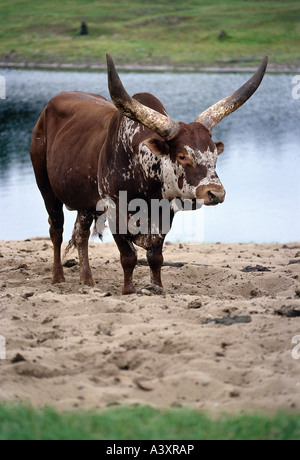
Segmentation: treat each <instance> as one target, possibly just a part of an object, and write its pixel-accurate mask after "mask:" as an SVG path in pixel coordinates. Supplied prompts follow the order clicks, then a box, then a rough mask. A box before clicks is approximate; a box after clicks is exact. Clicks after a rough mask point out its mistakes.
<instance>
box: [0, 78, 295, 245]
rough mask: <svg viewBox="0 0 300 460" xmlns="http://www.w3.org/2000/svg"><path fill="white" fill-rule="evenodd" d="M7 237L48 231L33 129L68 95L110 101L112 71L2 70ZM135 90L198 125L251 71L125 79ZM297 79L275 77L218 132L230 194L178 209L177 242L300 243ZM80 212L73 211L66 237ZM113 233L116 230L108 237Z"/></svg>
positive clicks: (1, 197)
mask: <svg viewBox="0 0 300 460" xmlns="http://www.w3.org/2000/svg"><path fill="white" fill-rule="evenodd" d="M0 75H2V76H4V77H5V80H6V99H5V100H0V215H1V220H0V239H1V240H3V239H4V240H20V239H26V238H30V237H36V236H46V235H48V222H47V214H46V211H45V208H44V203H43V200H42V198H41V195H40V192H39V190H38V189H37V186H36V184H35V178H34V175H33V171H32V166H31V162H30V157H29V146H30V141H31V134H32V130H33V128H34V125H35V123H36V121H37V119H38V117H39V115H40V113H41V111H42V110H43V108H44V106H45V105H46V104H47V102H48V101H49V100H50V99H51V97H53V96H54V95H56V94H57V93H59V92H61V91H64V90H80V91H87V92H96V93H98V94H101V95H103V96H104V97H106V98H108V99H109V95H108V90H107V76H106V73H92V72H55V71H26V70H25V71H23V70H7V69H0ZM120 75H121V78H122V80H123V83H124V86H125V87H126V88H127V90H128V92H129V93H130V94H134V93H137V92H151V93H153V94H155V96H156V97H158V98H159V99H160V100H161V101H162V103H163V104H164V105H165V107H166V109H167V111H168V113H169V115H170V116H171V117H172V118H173V119H174V120H178V121H184V122H191V121H193V120H194V119H195V118H196V116H197V115H198V114H199V113H200V112H202V111H203V110H205V109H206V108H207V107H208V106H210V105H211V104H213V103H214V102H216V101H218V100H219V99H221V98H223V97H224V96H227V95H228V94H231V93H232V92H233V91H234V90H235V89H237V88H238V87H239V86H241V85H242V84H243V83H244V82H245V81H246V80H247V79H248V78H249V77H250V74H239V73H232V74H205V73H203V74H193V73H191V74H180V73H179V74H174V73H162V74H160V73H122V72H121V73H120ZM292 77H293V76H292V75H286V74H285V75H266V76H265V79H264V81H263V83H262V85H261V87H260V88H259V90H258V91H257V93H256V94H255V95H254V96H253V97H252V98H251V99H250V101H249V102H248V103H247V104H245V105H244V106H243V107H242V108H240V109H239V110H238V111H237V112H235V113H234V114H232V115H230V116H229V117H227V118H226V119H225V120H223V121H222V122H221V123H220V124H219V125H218V126H217V127H216V128H215V130H214V133H213V138H214V140H215V141H219V140H221V141H223V142H224V144H225V151H224V153H223V154H222V155H221V156H220V158H219V161H218V167H217V170H218V174H219V176H220V179H221V181H222V183H223V184H224V186H225V188H226V191H227V197H226V201H225V203H224V204H222V205H219V206H217V207H215V208H202V209H201V210H200V211H197V212H187V213H179V214H178V215H177V216H176V220H175V222H174V226H173V229H172V232H171V233H170V235H169V239H171V240H172V241H177V240H178V241H205V242H229V243H231V242H257V243H265V242H291V241H296V240H299V238H300V100H294V99H293V97H292V90H293V85H292ZM75 218H76V213H74V212H72V213H71V212H67V211H66V224H65V237H64V238H65V240H66V241H67V240H69V239H70V236H71V233H72V228H73V224H74V221H75ZM110 239H111V236H110V235H109V233H107V235H106V237H105V241H109V240H110Z"/></svg>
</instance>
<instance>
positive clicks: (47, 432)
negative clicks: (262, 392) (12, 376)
mask: <svg viewBox="0 0 300 460" xmlns="http://www.w3.org/2000/svg"><path fill="white" fill-rule="evenodd" d="M76 439H85V440H96V439H102V440H103V439H104V440H129V439H134V440H168V439H169V440H171V439H172V440H206V439H216V440H221V439H225V440H249V439H251V440H297V439H300V416H299V415H293V414H287V413H279V414H277V415H275V416H273V417H271V416H270V417H269V416H263V415H240V416H223V417H221V418H218V419H216V420H213V419H211V418H209V417H207V416H205V415H203V414H199V413H198V412H196V411H192V410H188V409H172V410H168V411H158V410H155V409H151V408H149V407H130V408H125V407H120V408H110V409H107V410H106V411H104V412H98V413H97V412H83V411H74V412H66V413H57V412H56V411H55V410H54V409H50V408H46V409H36V408H33V407H31V406H24V405H23V406H22V405H11V404H4V405H1V406H0V440H76Z"/></svg>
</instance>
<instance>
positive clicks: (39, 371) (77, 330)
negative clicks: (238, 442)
mask: <svg viewBox="0 0 300 460" xmlns="http://www.w3.org/2000/svg"><path fill="white" fill-rule="evenodd" d="M90 255H91V266H92V268H93V273H94V276H95V279H96V286H95V287H94V288H88V287H85V286H81V285H80V284H79V281H78V280H79V273H78V269H79V267H78V259H77V254H76V253H75V252H73V253H71V254H68V256H67V257H66V259H65V261H70V260H71V259H75V260H73V261H71V262H69V263H68V264H67V265H71V267H69V268H65V274H66V280H67V281H66V283H63V284H61V285H56V286H52V285H51V263H52V247H51V242H50V241H49V240H47V239H41V240H28V241H25V242H1V243H0V275H1V276H0V335H2V336H3V337H5V339H6V358H7V359H6V360H0V400H10V401H30V402H32V403H33V404H35V405H38V406H44V405H52V406H55V407H56V408H57V409H58V410H65V409H73V408H75V407H83V408H87V409H90V408H103V407H107V406H109V405H114V404H116V405H117V404H129V405H132V404H148V405H149V404H150V405H152V406H154V407H158V408H167V407H176V406H189V407H192V408H196V409H199V410H204V411H207V412H209V413H211V414H219V413H221V412H229V413H240V412H243V411H264V412H268V413H272V412H276V411H277V410H278V409H287V410H293V411H298V412H299V411H300V359H299V360H296V359H293V357H292V350H293V348H294V347H296V345H297V343H298V342H296V343H295V344H292V339H293V337H295V336H297V335H298V336H300V317H286V316H282V315H278V314H276V311H277V310H279V309H280V308H281V307H282V306H284V305H285V306H287V307H292V308H294V310H295V307H296V310H297V308H298V313H299V307H300V292H299V290H300V278H299V277H300V263H299V262H300V243H292V244H288V245H282V244H281V245H253V244H249V245H233V244H231V245H223V244H216V245H209V244H204V245H185V244H184V245H179V244H174V245H168V246H166V247H165V252H164V255H165V260H166V262H167V263H172V262H176V263H178V262H182V264H181V265H182V266H169V265H167V266H165V267H164V269H163V280H164V284H165V291H166V293H165V294H164V295H157V294H156V295H155V294H153V292H151V290H147V289H144V290H143V287H144V286H146V285H147V284H148V283H149V273H148V271H149V270H148V267H147V266H145V265H143V264H141V265H139V266H138V267H137V269H136V272H135V279H136V285H137V288H138V289H139V290H141V293H140V294H136V295H133V296H129V297H122V296H121V295H120V292H121V287H122V271H121V267H120V264H119V255H118V252H117V249H116V246H115V245H114V244H113V243H109V244H100V243H99V244H98V243H91V244H90ZM140 257H141V258H144V257H145V254H144V252H143V251H141V252H140ZM291 261H293V262H294V263H291ZM74 264H75V265H74ZM170 265H171V264H170ZM257 266H259V267H264V268H268V269H269V271H244V272H243V271H242V269H244V268H245V267H252V269H253V267H254V268H255V267H256V270H257ZM228 317H229V322H230V321H231V320H230V318H232V317H235V318H234V320H233V322H234V321H237V320H238V321H246V322H241V323H235V324H231V325H228V324H227V323H226V321H227V322H228ZM221 318H222V321H221V322H219V321H215V320H216V319H221ZM224 318H226V320H225V324H224ZM2 341H3V339H2ZM299 342H300V337H299ZM0 351H1V350H0ZM298 356H299V357H300V349H299V351H298V349H297V348H296V349H295V348H294V358H295V357H298Z"/></svg>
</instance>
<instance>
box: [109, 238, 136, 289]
mask: <svg viewBox="0 0 300 460" xmlns="http://www.w3.org/2000/svg"><path fill="white" fill-rule="evenodd" d="M114 239H115V242H116V243H117V246H118V248H119V251H120V254H121V265H122V267H123V271H124V288H123V292H122V293H123V295H127V294H134V293H135V288H134V285H133V271H134V269H135V266H136V264H137V253H136V250H135V248H134V246H133V244H132V242H131V241H129V240H127V239H126V238H124V237H122V236H119V235H114Z"/></svg>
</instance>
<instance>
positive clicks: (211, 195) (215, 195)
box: [197, 185, 226, 206]
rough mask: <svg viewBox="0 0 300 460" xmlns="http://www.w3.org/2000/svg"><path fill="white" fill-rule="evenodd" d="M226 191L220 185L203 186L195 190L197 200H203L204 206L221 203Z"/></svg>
mask: <svg viewBox="0 0 300 460" xmlns="http://www.w3.org/2000/svg"><path fill="white" fill-rule="evenodd" d="M225 196H226V191H225V189H224V187H223V186H222V185H205V186H200V187H198V189H197V198H198V200H203V201H204V204H205V205H206V206H215V205H217V204H220V203H223V201H224V200H225Z"/></svg>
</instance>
